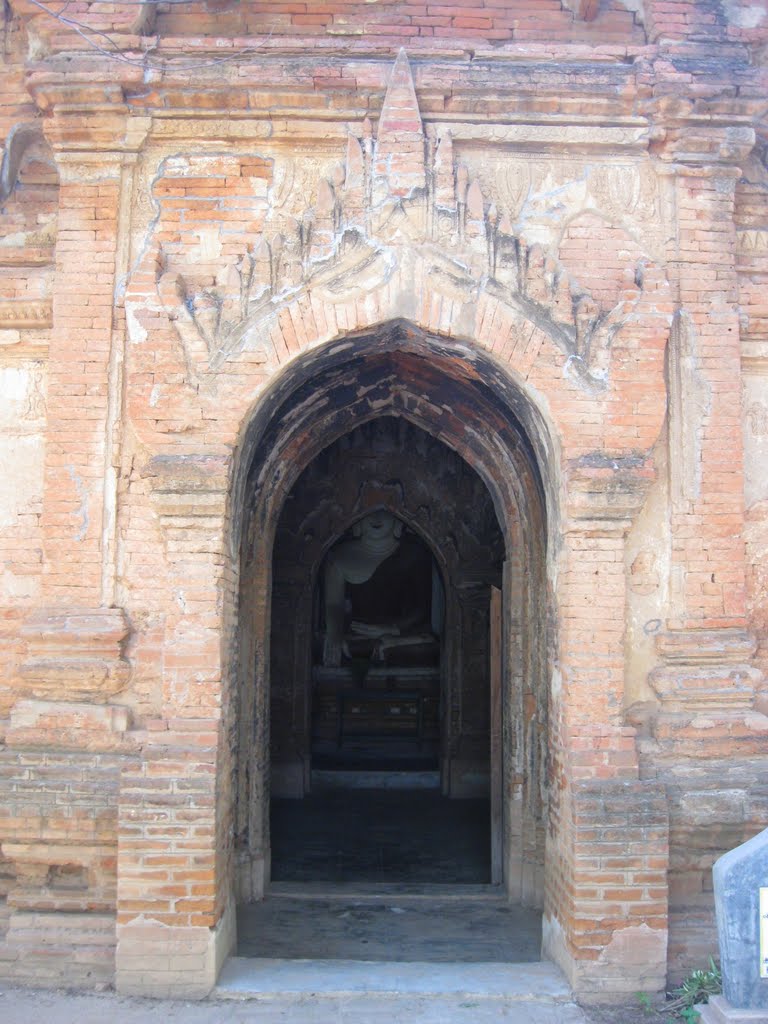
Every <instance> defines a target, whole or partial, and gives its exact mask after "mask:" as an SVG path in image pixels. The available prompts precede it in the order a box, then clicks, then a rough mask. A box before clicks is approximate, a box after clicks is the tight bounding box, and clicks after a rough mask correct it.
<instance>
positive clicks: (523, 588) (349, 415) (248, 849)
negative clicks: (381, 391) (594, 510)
mask: <svg viewBox="0 0 768 1024" xmlns="http://www.w3.org/2000/svg"><path fill="white" fill-rule="evenodd" d="M361 341H362V344H361V343H360V342H361ZM366 342H367V344H366ZM358 346H359V348H360V349H366V348H367V353H366V354H367V355H370V354H379V355H380V354H381V353H382V351H383V352H385V353H389V352H401V351H403V352H408V353H411V354H415V355H417V356H418V358H419V359H422V360H424V359H425V358H430V359H432V360H434V359H435V357H436V356H444V353H445V351H446V348H451V346H449V345H447V344H446V343H445V341H444V340H443V339H441V341H440V348H439V350H438V351H435V349H434V347H433V342H432V341H431V339H430V338H429V336H422V335H417V336H415V337H414V335H413V334H412V333H410V334H409V335H404V334H403V333H402V332H401V331H396V332H394V333H393V334H388V333H387V332H386V331H385V332H383V337H382V335H381V332H376V334H374V335H373V336H369V337H368V339H365V340H363V339H360V340H359V341H358ZM461 348H462V351H461V357H463V358H466V349H464V347H463V346H462V347H461ZM328 349H329V351H328V355H330V358H331V364H332V365H333V363H334V361H336V363H337V365H338V363H339V362H341V364H342V365H343V362H344V354H342V353H335V352H334V346H329V347H328ZM315 355H316V354H315ZM340 357H341V358H340ZM461 357H460V358H461ZM303 358H304V359H305V360H306V361H308V362H311V361H314V360H313V354H312V353H310V354H308V355H306V356H305V357H303ZM445 365H448V364H447V363H445ZM437 372H438V375H439V374H440V373H444V372H445V371H444V370H443V369H442V367H439V368H438V371H437ZM310 376H311V375H310ZM446 379H450V378H447V377H446ZM461 383H462V385H463V383H464V382H461ZM294 389H298V385H295V386H294ZM290 394H291V388H290V386H289V387H285V388H283V389H282V397H283V399H285V397H286V396H287V397H290ZM275 406H276V407H278V408H279V403H275ZM520 406H521V400H520V398H519V397H518V407H517V409H516V412H519V410H520ZM265 408H266V409H268V410H269V415H268V416H267V417H263V422H262V425H261V429H262V439H263V438H264V437H266V438H268V439H269V456H270V458H271V460H272V463H274V459H275V456H274V448H275V446H278V447H279V444H280V437H279V435H280V431H279V430H277V431H275V429H274V419H273V416H274V415H275V414H276V409H275V408H273V409H269V403H268V402H263V403H262V411H263V410H264V409H265ZM489 408H490V406H489ZM341 411H342V413H343V416H342V417H341V419H342V420H343V427H339V426H336V427H334V426H333V419H332V417H331V426H330V428H329V426H328V424H327V417H326V423H325V424H323V423H322V421H321V424H318V423H317V422H316V421H313V420H312V419H311V418H310V427H311V431H310V433H309V434H307V433H305V434H304V435H303V443H301V444H299V443H298V442H297V441H296V439H295V436H294V437H291V438H289V440H288V443H287V444H285V443H284V447H287V448H288V449H290V450H291V451H292V452H294V457H296V455H297V453H298V452H299V451H301V460H300V461H298V460H297V461H295V462H294V463H293V464H291V465H290V467H289V468H287V467H286V465H285V463H284V462H283V463H282V470H281V476H280V481H279V487H277V488H272V489H271V490H269V489H266V490H265V489H264V486H263V481H264V480H265V479H267V478H268V476H269V470H268V469H265V468H264V466H261V467H260V469H259V471H258V473H256V474H253V472H252V479H253V481H254V484H255V485H254V484H252V486H251V489H250V495H251V497H252V504H251V506H250V519H248V517H246V519H248V521H247V522H246V521H245V520H244V522H243V531H242V547H241V551H242V558H243V561H242V575H241V602H240V608H239V615H240V617H241V621H243V618H242V617H243V616H244V617H245V621H251V622H254V621H256V622H257V623H258V624H257V626H256V628H255V629H253V630H248V629H242V630H240V643H241V647H240V658H239V666H240V669H241V673H240V678H239V680H238V690H239V694H240V702H241V703H240V707H239V709H238V717H239V739H240V759H241V767H240V770H239V771H238V773H237V775H238V778H239V779H241V780H242V779H243V778H245V779H246V780H248V784H249V787H250V788H248V787H246V793H245V795H244V793H243V787H242V785H241V786H240V788H239V792H238V794H237V796H238V797H239V800H240V806H239V808H238V811H237V812H236V815H237V817H236V820H237V826H238V832H239V835H240V837H241V841H240V844H239V848H238V849H237V850H236V872H237V887H236V891H237V896H238V899H239V901H241V902H248V901H250V900H254V899H259V898H261V896H262V895H263V894H264V892H265V890H266V887H267V885H268V882H269V878H270V876H271V853H270V844H269V824H268V801H269V765H268V761H269V735H268V730H265V729H264V726H263V723H264V722H267V721H268V714H269V706H268V701H269V690H270V683H269V660H270V655H269V633H270V615H271V600H272V552H273V547H274V540H275V532H276V524H277V521H278V519H279V514H280V509H281V508H282V502H283V501H284V500H285V497H286V495H287V494H288V492H289V490H290V488H291V486H292V484H293V482H294V481H295V480H296V479H297V478H298V476H299V474H300V473H301V472H302V471H303V469H304V468H305V467H306V466H307V465H308V464H309V462H310V461H311V459H312V458H313V457H314V455H315V454H316V453H317V452H318V451H320V450H321V449H322V448H324V447H326V446H328V445H329V444H331V443H332V442H333V441H334V440H335V439H336V438H337V437H340V436H342V435H343V434H344V433H347V432H348V431H349V430H350V429H351V428H352V426H357V425H359V424H360V423H363V422H366V420H368V419H373V418H376V416H380V415H399V416H403V417H404V418H405V419H407V420H410V421H411V422H413V423H415V424H416V425H417V426H419V427H421V428H422V429H424V430H426V432H427V433H430V434H432V435H433V436H436V437H439V438H440V439H441V440H443V441H444V442H445V443H447V444H448V446H449V447H450V448H452V449H453V450H454V452H456V454H457V455H459V456H460V457H461V458H463V459H464V460H465V461H466V462H467V463H468V464H469V465H470V466H472V468H473V469H475V471H476V472H478V473H479V475H480V477H481V479H482V480H483V481H484V483H485V485H486V486H487V487H488V489H489V491H490V493H491V497H492V500H493V502H494V505H495V507H496V510H497V518H498V519H499V522H500V526H501V529H502V534H503V535H504V539H505V546H506V550H507V560H506V563H505V572H504V580H503V587H502V589H503V593H504V595H505V599H504V602H503V603H504V609H503V614H502V618H503V620H504V621H505V622H506V621H509V622H514V623H515V626H514V628H509V629H506V630H505V636H504V646H503V650H504V657H503V663H502V673H503V692H504V694H505V696H504V699H503V701H502V710H503V715H502V721H501V722H500V723H499V725H498V728H499V731H500V740H499V743H498V749H499V754H500V757H501V760H502V775H503V787H502V789H503V792H507V793H510V794H511V798H510V799H509V800H507V801H505V805H504V807H503V809H502V814H501V815H500V821H501V828H502V849H503V855H502V864H501V872H500V874H501V884H503V886H504V887H505V889H506V892H507V895H508V897H509V899H510V900H511V901H515V902H521V903H527V904H529V905H535V906H541V905H542V901H543V889H544V884H543V883H544V863H543V860H544V844H543V833H544V827H543V821H539V827H536V825H535V817H536V814H537V813H539V815H540V816H541V813H543V811H544V809H545V801H544V799H543V792H544V790H545V786H546V782H545V773H546V741H545V742H544V743H543V744H541V743H538V742H534V744H533V747H532V748H531V747H530V744H531V742H532V737H531V736H530V735H529V734H528V731H527V730H526V729H523V728H522V727H521V723H522V722H523V720H524V715H525V708H526V703H527V704H528V706H529V710H530V706H531V699H530V698H531V697H532V698H533V702H532V704H533V715H532V716H529V718H531V717H532V718H533V719H536V717H537V716H538V730H539V732H541V733H543V734H544V735H545V736H546V732H547V728H548V727H547V709H546V680H547V678H548V675H549V673H548V669H547V662H546V656H545V651H546V647H547V645H546V638H545V637H544V636H541V635H539V636H537V637H534V636H533V635H532V631H533V628H534V623H535V622H537V621H538V622H540V623H541V622H546V621H547V619H548V616H547V615H546V614H545V612H544V607H543V603H544V600H545V597H546V593H547V588H546V582H545V578H546V570H545V560H544V552H545V550H546V545H547V537H546V533H547V530H548V529H549V526H550V524H549V519H548V516H547V513H546V512H545V504H546V500H545V496H544V494H543V492H542V488H541V486H540V485H537V476H536V474H537V472H538V470H537V467H536V463H535V460H534V459H533V457H532V452H533V451H534V449H535V447H536V444H535V442H534V441H532V440H531V439H530V438H528V437H525V436H522V437H521V433H520V431H521V425H520V422H519V420H517V418H516V417H515V415H514V414H513V413H512V410H511V409H510V408H509V407H507V406H505V405H504V403H503V402H498V403H497V404H496V406H495V411H494V416H495V426H496V430H497V434H495V435H494V438H493V440H494V442H495V444H496V446H497V449H500V451H498V450H497V451H495V452H494V451H491V448H492V446H490V445H485V443H484V442H482V443H476V447H473V445H472V443H467V440H466V439H462V438H461V437H460V436H458V435H457V436H456V437H452V436H451V434H450V433H449V432H448V431H447V430H446V428H445V425H440V426H438V425H436V424H435V423H434V422H430V420H429V418H428V417H424V415H423V411H422V410H420V409H418V408H416V407H415V406H414V403H413V402H411V401H409V399H408V396H407V395H406V396H404V395H403V394H402V392H395V393H394V395H393V396H392V401H391V404H390V406H389V408H388V409H386V410H383V411H382V410H381V409H380V408H379V409H377V411H376V413H375V414H372V413H370V412H368V413H361V412H359V411H357V410H353V411H350V409H348V408H347V409H342V410H341ZM537 415H538V414H537V411H536V412H533V413H532V414H531V416H530V419H531V421H534V420H536V418H537ZM499 424H501V427H499ZM323 426H325V429H322V427H323ZM500 429H501V430H506V431H507V436H506V440H507V442H508V441H509V440H510V439H516V441H515V444H514V445H510V444H508V445H507V446H506V447H505V444H504V439H503V437H500V436H499V433H498V431H499V430H500ZM310 438H311V443H310ZM318 438H322V440H318ZM536 440H538V444H539V446H540V445H541V441H542V439H541V437H539V438H537V439H536ZM475 442H476V439H475ZM259 443H261V444H262V449H266V448H267V445H266V443H265V442H264V441H263V440H261V441H260V440H254V439H253V438H251V442H250V445H248V444H245V445H244V453H248V454H250V456H251V461H253V460H254V459H255V458H257V457H258V447H259ZM550 447H551V445H550ZM249 448H250V451H249ZM244 461H245V460H244V459H243V460H242V462H244ZM266 461H267V462H269V459H268V460H266ZM241 464H242V463H241ZM247 494H248V487H247V486H245V485H243V486H242V488H241V491H240V494H239V495H238V498H239V500H241V501H242V502H243V504H242V505H241V508H243V509H244V508H245V507H246V504H247ZM254 523H258V524H259V528H258V531H255V530H254V528H253V524H254ZM249 543H250V545H251V549H250V551H248V548H247V545H248V544H249ZM431 546H432V545H431ZM537 604H538V605H540V607H538V609H536V610H535V606H536V605H537ZM513 665H515V666H516V669H515V671H514V672H513V669H512V666H513ZM243 666H253V670H252V672H251V673H250V679H249V678H248V673H243V672H242V668H243ZM257 681H258V683H259V685H257ZM249 684H250V685H249ZM254 720H256V721H260V722H261V723H262V726H261V736H260V739H259V738H257V739H255V741H254V737H253V727H252V724H251V723H252V722H253V721H254ZM492 728H493V724H492ZM534 739H535V738H534ZM542 747H543V749H542ZM247 749H249V755H250V756H249V762H248V763H244V761H245V759H244V758H243V753H244V751H245V750H247ZM534 760H536V761H537V768H538V772H539V774H540V775H541V777H540V778H538V777H537V778H536V779H531V773H530V772H526V769H525V765H526V764H530V763H532V762H533V761H534ZM254 781H256V783H257V785H260V792H259V794H258V796H257V798H256V799H254V798H253V785H252V784H253V782H254ZM534 783H535V785H534ZM537 801H538V804H537ZM243 826H245V830H246V831H247V840H246V842H245V843H243V841H242V837H243ZM526 832H529V833H530V834H529V835H528V836H527V846H526ZM254 840H255V841H254Z"/></svg>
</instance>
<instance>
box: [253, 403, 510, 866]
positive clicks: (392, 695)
mask: <svg viewBox="0 0 768 1024" xmlns="http://www.w3.org/2000/svg"><path fill="white" fill-rule="evenodd" d="M503 565H504V538H503V535H502V532H501V529H500V527H499V524H498V521H497V517H496V513H495V510H494V507H493V502H492V499H491V495H490V493H489V492H488V489H487V487H486V486H485V485H484V483H483V481H482V480H481V479H480V477H479V476H478V474H477V473H476V472H475V471H474V470H473V469H472V468H471V467H470V466H469V465H468V464H467V463H466V462H465V461H464V460H463V459H462V458H461V457H460V456H459V455H457V454H456V452H454V451H453V450H452V449H451V448H449V447H448V446H447V445H446V444H444V443H443V442H442V441H440V440H438V439H437V438H434V437H433V436H431V435H430V434H428V433H427V432H426V431H425V430H423V429H422V428H420V427H418V426H416V425H414V424H412V423H409V422H408V421H406V420H403V419H401V418H398V417H394V416H383V417H376V418H375V419H372V420H369V421H368V422H366V423H364V424H361V425H360V426H358V427H356V428H354V429H353V430H352V431H350V432H349V433H347V434H345V435H343V436H342V437H341V438H339V439H337V440H336V441H335V442H333V443H332V444H331V445H329V446H328V448H326V449H325V450H324V451H323V452H321V453H320V454H319V455H318V456H317V457H316V458H315V460H313V462H312V463H310V465H309V466H308V467H307V468H306V469H305V471H304V472H303V473H302V474H301V476H300V477H299V478H298V480H297V481H296V483H295V485H294V487H293V488H292V490H291V491H290V493H289V494H288V496H287V498H286V501H285V504H284V507H283V511H282V514H281V516H280V519H279V521H278V525H277V531H276V535H275V546H274V558H273V566H272V581H273V583H272V585H273V597H272V631H271V643H270V649H271V672H270V677H271V680H272V693H271V702H270V736H271V751H272V765H271V778H272V790H271V797H272V806H271V822H270V824H271V836H272V879H273V881H280V882H283V881H325V882H331V881H332V882H340V881H351V882H364V881H366V882H407V883H438V882H439V883H443V884H452V883H475V884H489V883H491V882H492V881H494V882H497V883H498V882H500V881H501V879H500V877H498V875H497V877H496V878H494V877H493V875H492V867H491V848H492V843H491V797H490V785H491V729H492V723H491V660H492V659H491V620H490V606H491V594H492V591H493V590H494V589H495V590H499V589H500V587H501V585H502V577H503ZM305 620H308V621H305ZM495 725H496V727H497V728H498V727H500V723H499V722H498V721H497V722H496V723H495Z"/></svg>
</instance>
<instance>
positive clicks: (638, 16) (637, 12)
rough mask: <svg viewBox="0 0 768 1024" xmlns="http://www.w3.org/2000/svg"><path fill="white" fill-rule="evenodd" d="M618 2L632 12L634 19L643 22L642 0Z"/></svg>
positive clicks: (621, 0)
mask: <svg viewBox="0 0 768 1024" xmlns="http://www.w3.org/2000/svg"><path fill="white" fill-rule="evenodd" d="M619 3H620V4H621V5H622V6H623V7H626V9H627V10H628V11H631V12H632V13H633V14H634V16H635V20H636V21H638V22H640V24H641V25H643V24H645V6H644V0H619Z"/></svg>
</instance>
